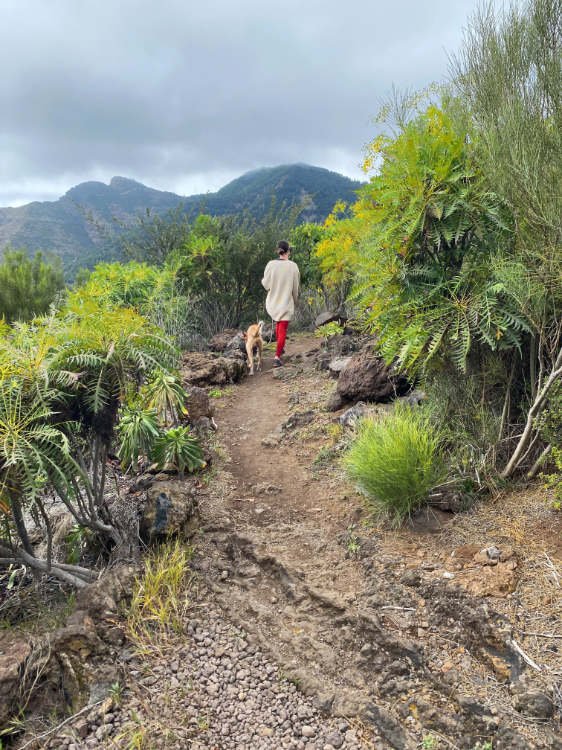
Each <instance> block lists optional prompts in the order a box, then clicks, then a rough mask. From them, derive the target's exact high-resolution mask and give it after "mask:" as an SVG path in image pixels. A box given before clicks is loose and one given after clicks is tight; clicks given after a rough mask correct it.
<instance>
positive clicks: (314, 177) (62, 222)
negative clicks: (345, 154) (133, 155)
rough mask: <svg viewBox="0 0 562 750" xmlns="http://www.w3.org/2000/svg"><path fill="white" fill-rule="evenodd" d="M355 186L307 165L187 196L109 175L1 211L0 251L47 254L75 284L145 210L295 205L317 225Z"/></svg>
mask: <svg viewBox="0 0 562 750" xmlns="http://www.w3.org/2000/svg"><path fill="white" fill-rule="evenodd" d="M359 185H360V183H358V182H355V181H353V180H350V179H348V178H347V177H344V176H342V175H340V174H337V173H335V172H330V171H328V170H327V169H321V168H319V167H311V166H308V165H305V164H294V165H288V166H280V167H273V168H264V169H258V170H254V171H252V172H248V173H247V174H245V175H242V177H239V178H238V179H236V180H233V181H232V182H230V183H229V184H228V185H225V186H224V187H223V188H221V189H220V190H219V191H217V192H216V193H207V194H204V195H192V196H188V197H182V196H180V195H176V194H175V193H170V192H164V191H160V190H154V189H153V188H149V187H146V186H145V185H142V184H141V183H139V182H135V181H134V180H130V179H126V178H124V177H114V178H113V179H112V180H111V182H110V183H109V185H106V184H104V183H102V182H84V183H82V184H80V185H77V186H76V187H73V188H71V189H70V190H69V191H68V192H67V193H66V194H65V195H64V196H62V197H61V198H59V200H57V201H52V202H51V201H45V202H34V203H29V204H28V205H25V206H20V207H19V208H0V250H1V249H3V248H5V247H6V246H7V245H11V246H12V247H15V248H26V249H28V250H30V251H35V250H43V251H47V252H52V253H54V254H55V255H57V256H59V257H60V258H61V260H62V263H63V266H64V269H65V273H66V275H67V278H73V277H74V275H75V273H76V271H77V270H78V269H79V268H92V267H93V266H94V265H95V264H96V263H98V262H101V261H108V260H117V259H121V257H122V255H121V251H120V245H119V242H118V236H119V235H120V234H121V233H122V231H123V229H125V228H126V227H128V226H130V225H132V224H134V222H135V220H136V219H137V217H138V216H139V215H141V214H146V212H147V211H150V212H151V213H153V214H156V215H162V214H165V213H166V212H168V211H172V210H173V209H175V208H177V207H178V206H179V205H181V207H182V209H183V210H184V211H185V213H186V214H187V215H188V216H190V217H194V216H196V215H197V214H199V213H201V212H204V213H208V214H211V215H213V216H223V215H227V214H237V213H241V212H248V213H249V214H250V215H251V216H252V217H253V218H255V219H260V218H263V217H264V216H265V214H266V213H267V212H268V211H269V210H270V209H271V206H272V202H274V203H275V205H276V206H277V208H280V207H281V206H286V207H293V206H299V207H301V208H302V212H301V220H306V221H323V220H324V219H325V218H326V216H327V215H328V214H329V213H330V211H331V210H332V208H333V206H334V204H335V203H336V202H337V201H339V200H344V201H351V200H353V199H354V191H355V190H357V188H358V187H359Z"/></svg>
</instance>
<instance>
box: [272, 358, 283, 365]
mask: <svg viewBox="0 0 562 750" xmlns="http://www.w3.org/2000/svg"><path fill="white" fill-rule="evenodd" d="M273 367H283V362H281V360H280V359H279V357H275V359H274V360H273Z"/></svg>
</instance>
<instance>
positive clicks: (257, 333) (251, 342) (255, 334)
mask: <svg viewBox="0 0 562 750" xmlns="http://www.w3.org/2000/svg"><path fill="white" fill-rule="evenodd" d="M262 328H263V320H260V322H259V323H253V324H252V325H251V326H249V327H248V330H247V331H246V333H245V334H244V341H245V342H246V353H247V355H248V367H249V368H250V375H253V374H254V352H255V354H256V367H257V369H258V370H261V356H262V351H263V339H262V337H261V331H262Z"/></svg>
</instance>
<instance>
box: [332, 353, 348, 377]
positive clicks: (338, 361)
mask: <svg viewBox="0 0 562 750" xmlns="http://www.w3.org/2000/svg"><path fill="white" fill-rule="evenodd" d="M350 362H351V357H334V358H333V359H332V360H330V363H329V364H328V370H329V372H330V375H331V376H332V377H334V378H339V376H340V374H341V373H342V371H343V370H344V369H345V368H346V367H347V365H348V364H349V363H350Z"/></svg>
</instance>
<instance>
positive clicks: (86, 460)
mask: <svg viewBox="0 0 562 750" xmlns="http://www.w3.org/2000/svg"><path fill="white" fill-rule="evenodd" d="M176 361H177V352H176V350H175V348H174V347H173V346H172V344H171V343H170V342H169V341H168V340H166V339H165V338H164V337H162V336H161V335H160V333H159V331H158V330H157V329H155V328H154V327H153V326H151V325H150V324H149V323H148V322H147V321H146V320H145V319H144V318H142V317H141V316H140V315H139V314H138V313H136V312H135V311H133V310H131V309H127V308H107V307H104V306H103V304H100V303H99V301H98V300H96V299H95V298H88V297H86V296H85V295H84V294H83V293H81V294H79V293H72V294H70V295H69V298H68V301H67V304H66V305H65V307H64V308H63V309H62V310H61V311H60V312H58V313H57V312H53V313H52V314H51V315H49V316H48V317H45V318H42V319H36V320H34V321H33V322H32V323H29V324H23V323H21V324H17V325H15V326H14V327H13V328H12V329H8V330H6V331H5V335H4V336H3V337H2V338H0V390H1V393H2V397H1V398H0V438H2V440H3V444H2V448H1V449H0V488H1V497H2V508H3V509H4V510H3V514H4V521H5V523H4V527H3V532H2V540H1V541H0V555H1V557H2V558H3V561H4V562H5V561H6V560H11V559H19V560H23V561H24V562H25V563H26V564H27V565H29V566H31V567H32V568H34V569H36V570H39V571H47V572H48V571H50V572H52V573H53V574H54V575H56V576H58V577H59V578H61V579H62V580H65V581H67V582H72V583H74V584H75V585H77V586H83V585H85V583H86V582H87V581H89V580H90V579H91V572H90V571H89V570H87V569H84V568H81V567H79V566H70V567H69V566H65V565H63V564H60V563H58V562H57V563H56V564H55V563H54V562H53V561H52V559H51V540H52V533H51V532H52V530H51V528H50V523H49V518H48V515H47V513H46V511H45V500H46V498H47V497H48V495H49V494H54V495H56V496H57V497H58V498H59V499H60V500H61V501H62V502H63V503H64V505H65V506H66V507H67V509H68V510H69V512H70V513H71V514H72V515H73V517H74V519H75V521H76V523H77V524H79V525H80V526H81V527H84V528H87V529H90V530H91V531H92V532H94V533H95V534H96V535H98V536H99V537H101V539H102V540H105V541H106V542H108V543H109V545H110V547H114V548H116V549H118V550H120V552H123V553H125V554H129V553H130V552H131V551H132V550H131V549H126V548H125V547H124V545H125V543H126V542H127V541H128V543H129V545H130V544H131V543H134V541H131V540H127V537H126V529H123V528H122V524H121V521H120V520H118V519H117V518H115V517H113V514H112V511H111V509H110V507H109V506H108V502H107V496H106V492H105V489H106V480H107V456H108V451H109V449H110V446H111V442H112V439H113V434H114V429H115V424H116V421H117V415H118V410H119V406H120V405H121V403H122V401H123V398H124V394H126V393H127V392H128V391H129V390H130V389H131V388H135V389H136V388H138V386H139V384H140V383H141V381H142V380H143V379H146V378H148V377H149V376H150V375H151V373H153V372H154V371H157V370H161V369H162V368H171V367H173V366H174V365H175V364H176ZM6 509H7V512H6ZM24 509H28V510H29V511H30V512H31V514H32V515H34V516H35V517H36V518H38V519H42V523H43V525H44V527H45V530H46V534H47V540H48V544H49V548H48V553H47V559H46V560H41V559H38V558H37V557H36V556H35V554H34V552H33V549H32V547H31V545H30V543H29V535H28V533H27V528H26V524H27V520H26V518H28V516H26V514H24Z"/></svg>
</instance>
